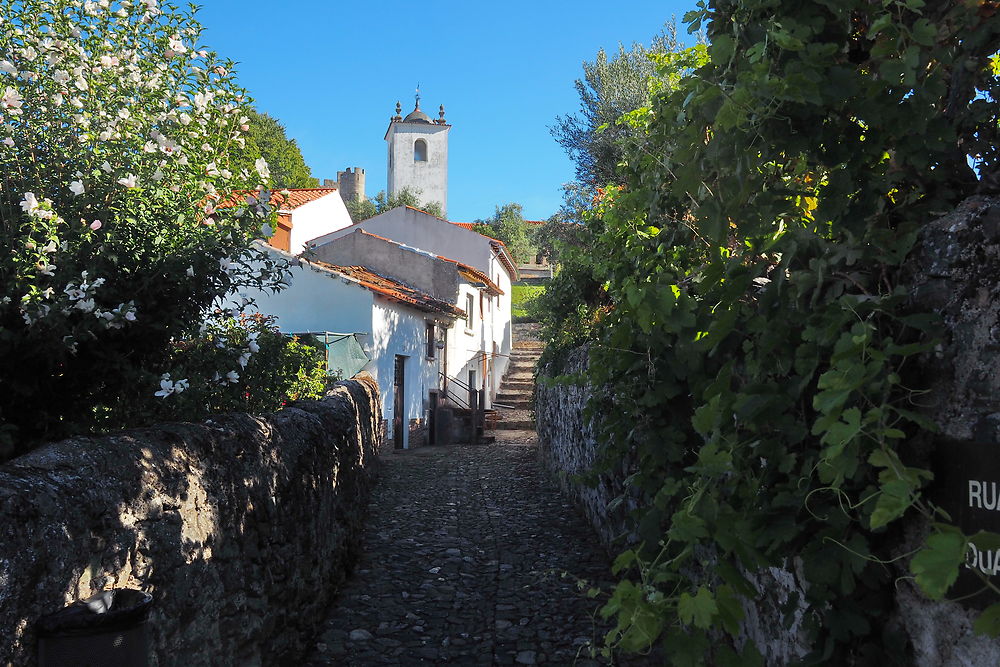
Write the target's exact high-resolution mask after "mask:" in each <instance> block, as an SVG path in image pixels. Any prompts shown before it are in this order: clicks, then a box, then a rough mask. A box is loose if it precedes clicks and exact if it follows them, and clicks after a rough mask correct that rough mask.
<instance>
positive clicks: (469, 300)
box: [465, 294, 476, 330]
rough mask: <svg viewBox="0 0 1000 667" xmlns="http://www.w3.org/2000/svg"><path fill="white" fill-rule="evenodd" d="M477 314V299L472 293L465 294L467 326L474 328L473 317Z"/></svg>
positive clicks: (467, 327)
mask: <svg viewBox="0 0 1000 667" xmlns="http://www.w3.org/2000/svg"><path fill="white" fill-rule="evenodd" d="M475 314H476V299H475V297H473V296H472V295H471V294H466V295H465V328H466V329H469V330H471V329H472V318H473V317H474V316H475Z"/></svg>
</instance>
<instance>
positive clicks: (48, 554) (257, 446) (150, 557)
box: [0, 377, 381, 666]
mask: <svg viewBox="0 0 1000 667" xmlns="http://www.w3.org/2000/svg"><path fill="white" fill-rule="evenodd" d="M380 416H381V408H380V406H379V396H378V388H377V385H376V384H375V382H374V381H373V380H372V379H371V378H370V377H365V378H360V379H356V380H351V381H347V382H341V383H339V384H338V385H337V387H336V388H335V389H334V390H333V391H331V392H330V394H329V395H328V396H327V397H326V398H324V399H323V400H321V401H313V402H301V403H297V404H294V405H293V406H290V407H288V408H286V409H284V410H282V411H280V412H278V413H275V414H272V415H265V416H263V417H252V416H249V415H241V414H232V415H223V416H218V417H213V418H212V419H209V420H207V421H205V422H204V423H200V424H187V423H179V424H165V425H160V426H157V427H154V428H147V429H137V430H131V431H126V432H122V433H117V434H113V435H108V436H101V437H88V438H74V439H70V440H64V441H62V442H58V443H54V444H50V445H47V446H45V447H43V448H41V449H39V450H36V451H34V452H32V453H30V454H27V455H25V456H23V457H20V458H18V459H15V460H14V461H11V462H10V463H8V464H6V465H3V466H0V665H5V664H16V665H30V664H33V663H34V661H35V657H34V652H35V637H34V632H33V629H32V623H33V621H34V620H35V619H37V618H38V617H39V616H41V615H43V614H45V613H48V612H51V611H54V610H56V609H59V608H61V607H62V606H63V605H64V604H65V603H67V602H69V601H72V600H74V599H78V598H83V597H88V596H90V595H92V594H93V593H96V592H98V591H100V590H102V589H105V588H111V587H117V588H121V587H129V588H137V589H141V590H144V591H148V592H150V593H152V594H153V596H154V598H155V603H154V609H153V613H152V615H151V619H150V623H151V627H152V640H153V646H154V650H155V654H156V662H155V664H158V665H160V666H164V665H185V666H199V665H213V666H216V665H241V666H242V665H261V664H263V665H271V664H279V663H282V664H284V663H285V662H288V661H289V660H294V659H295V656H297V655H301V654H303V653H304V652H305V651H306V650H307V649H308V648H309V647H308V646H307V642H309V641H310V640H311V639H312V636H313V631H314V630H315V629H316V627H317V626H318V624H319V622H320V621H321V620H322V618H323V612H324V610H325V608H326V607H327V605H328V603H329V601H330V600H331V596H332V593H333V591H334V590H335V587H336V586H337V584H338V583H339V582H340V581H341V580H342V579H343V578H344V576H345V574H346V573H347V571H348V569H349V568H350V566H351V564H352V562H353V560H354V559H355V557H356V552H357V548H358V542H359V538H360V535H361V530H362V525H363V518H364V514H365V507H366V504H367V501H368V497H369V493H370V489H371V487H372V484H373V481H374V475H375V471H376V462H377V458H376V451H377V448H378V446H379V444H380V437H381V436H380V429H379V428H378V426H379V419H380Z"/></svg>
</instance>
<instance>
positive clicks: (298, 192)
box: [271, 188, 337, 211]
mask: <svg viewBox="0 0 1000 667" xmlns="http://www.w3.org/2000/svg"><path fill="white" fill-rule="evenodd" d="M287 191H288V196H287V197H286V196H285V195H283V194H282V192H284V190H275V191H274V192H272V193H271V201H272V202H274V204H275V205H276V206H277V207H278V208H279V209H281V210H282V211H288V210H291V209H296V208H298V207H299V206H302V205H303V204H308V203H309V202H311V201H316V200H317V199H319V198H321V197H325V196H327V195H329V194H333V193H334V192H336V191H337V188H287Z"/></svg>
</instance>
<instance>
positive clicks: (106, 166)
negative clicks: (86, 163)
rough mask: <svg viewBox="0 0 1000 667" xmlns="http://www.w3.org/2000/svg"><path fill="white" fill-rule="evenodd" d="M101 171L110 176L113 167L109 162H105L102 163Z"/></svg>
mask: <svg viewBox="0 0 1000 667" xmlns="http://www.w3.org/2000/svg"><path fill="white" fill-rule="evenodd" d="M101 169H103V170H104V173H106V174H110V173H111V165H110V164H108V161H107V160H105V161H104V162H102V163H101Z"/></svg>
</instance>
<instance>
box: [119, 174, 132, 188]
mask: <svg viewBox="0 0 1000 667" xmlns="http://www.w3.org/2000/svg"><path fill="white" fill-rule="evenodd" d="M135 178H136V177H135V174H129V175H128V176H126V177H125V178H119V179H118V183H120V184H121V185H124V186H125V187H126V188H134V187H135Z"/></svg>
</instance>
